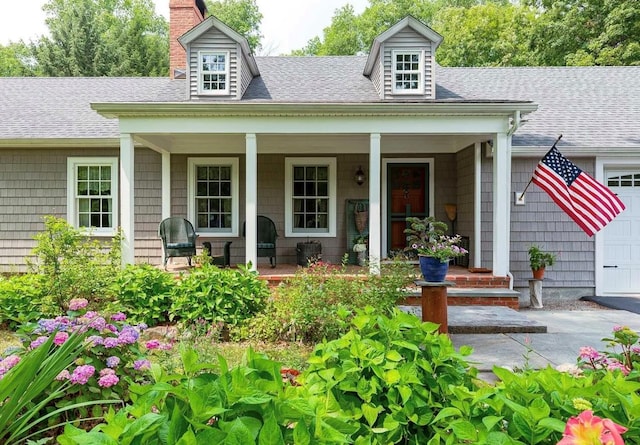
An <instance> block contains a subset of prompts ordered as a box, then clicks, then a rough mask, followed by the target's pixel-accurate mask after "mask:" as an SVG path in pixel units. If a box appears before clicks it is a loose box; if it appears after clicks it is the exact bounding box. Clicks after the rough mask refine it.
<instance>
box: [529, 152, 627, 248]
mask: <svg viewBox="0 0 640 445" xmlns="http://www.w3.org/2000/svg"><path fill="white" fill-rule="evenodd" d="M532 181H533V183H534V184H536V185H537V186H538V187H540V188H541V189H542V190H544V191H545V192H547V194H548V195H549V196H550V197H551V199H553V201H554V202H555V203H556V204H558V205H559V206H560V208H561V209H562V210H564V211H565V213H566V214H567V215H569V216H570V217H571V219H573V220H574V221H575V222H576V223H577V224H578V225H579V226H580V228H582V230H584V231H585V233H586V234H587V235H589V236H593V234H594V233H596V232H597V231H598V230H600V229H602V228H603V227H604V226H606V225H607V224H608V223H609V222H610V221H611V220H612V219H613V218H615V217H616V216H617V215H618V214H619V213H620V212H622V211H623V210H624V209H625V207H624V204H623V203H622V201H620V199H619V198H618V197H617V196H616V195H615V194H614V193H613V192H612V191H611V190H609V189H608V188H607V187H605V186H604V185H602V184H600V183H599V182H598V181H596V180H595V179H593V178H592V177H591V176H589V175H588V174H586V173H585V172H583V171H582V170H580V168H578V167H577V166H576V165H575V164H573V163H572V162H571V161H569V160H568V159H567V158H565V157H564V156H563V155H562V153H560V151H559V150H558V149H557V148H556V146H555V144H554V145H553V147H551V150H549V152H548V153H547V154H546V155H545V156H544V157H543V158H542V160H541V161H540V162H539V163H538V166H537V167H536V169H535V171H534V172H533V178H532Z"/></svg>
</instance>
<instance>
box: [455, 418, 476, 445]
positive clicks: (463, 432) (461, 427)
mask: <svg viewBox="0 0 640 445" xmlns="http://www.w3.org/2000/svg"><path fill="white" fill-rule="evenodd" d="M451 429H453V433H454V434H455V435H456V437H457V438H458V440H459V441H464V442H466V441H475V440H476V439H477V434H476V427H475V426H473V424H472V423H471V422H469V421H467V420H461V421H456V422H453V423H452V424H451Z"/></svg>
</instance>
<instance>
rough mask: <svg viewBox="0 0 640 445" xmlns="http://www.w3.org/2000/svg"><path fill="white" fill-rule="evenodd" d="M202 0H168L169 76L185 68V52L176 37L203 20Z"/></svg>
mask: <svg viewBox="0 0 640 445" xmlns="http://www.w3.org/2000/svg"><path fill="white" fill-rule="evenodd" d="M206 12H207V8H206V6H205V4H204V0H169V77H171V79H175V78H176V71H177V73H178V75H179V73H184V72H185V71H186V69H187V54H186V52H185V50H184V48H183V47H182V45H180V42H178V37H180V36H181V35H183V34H184V33H186V32H187V31H189V30H190V29H191V28H193V27H194V26H196V25H197V24H198V23H200V22H201V21H203V20H204V16H205V14H206Z"/></svg>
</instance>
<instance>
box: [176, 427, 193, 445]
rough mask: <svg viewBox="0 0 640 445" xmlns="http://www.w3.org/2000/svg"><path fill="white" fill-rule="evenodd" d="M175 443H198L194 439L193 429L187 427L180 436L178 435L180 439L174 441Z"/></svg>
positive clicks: (182, 444) (181, 444)
mask: <svg viewBox="0 0 640 445" xmlns="http://www.w3.org/2000/svg"><path fill="white" fill-rule="evenodd" d="M176 445H198V441H197V440H196V435H195V434H194V433H193V430H191V428H189V429H188V430H187V431H186V432H185V433H184V434H183V435H182V437H180V440H178V441H177V442H176Z"/></svg>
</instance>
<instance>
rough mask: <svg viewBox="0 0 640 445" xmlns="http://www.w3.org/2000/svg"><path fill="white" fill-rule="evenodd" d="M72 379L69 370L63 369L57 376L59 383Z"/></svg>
mask: <svg viewBox="0 0 640 445" xmlns="http://www.w3.org/2000/svg"><path fill="white" fill-rule="evenodd" d="M70 378H71V374H69V370H67V369H63V370H62V371H60V373H59V374H58V375H57V376H56V380H58V381H62V380H69V379H70Z"/></svg>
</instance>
